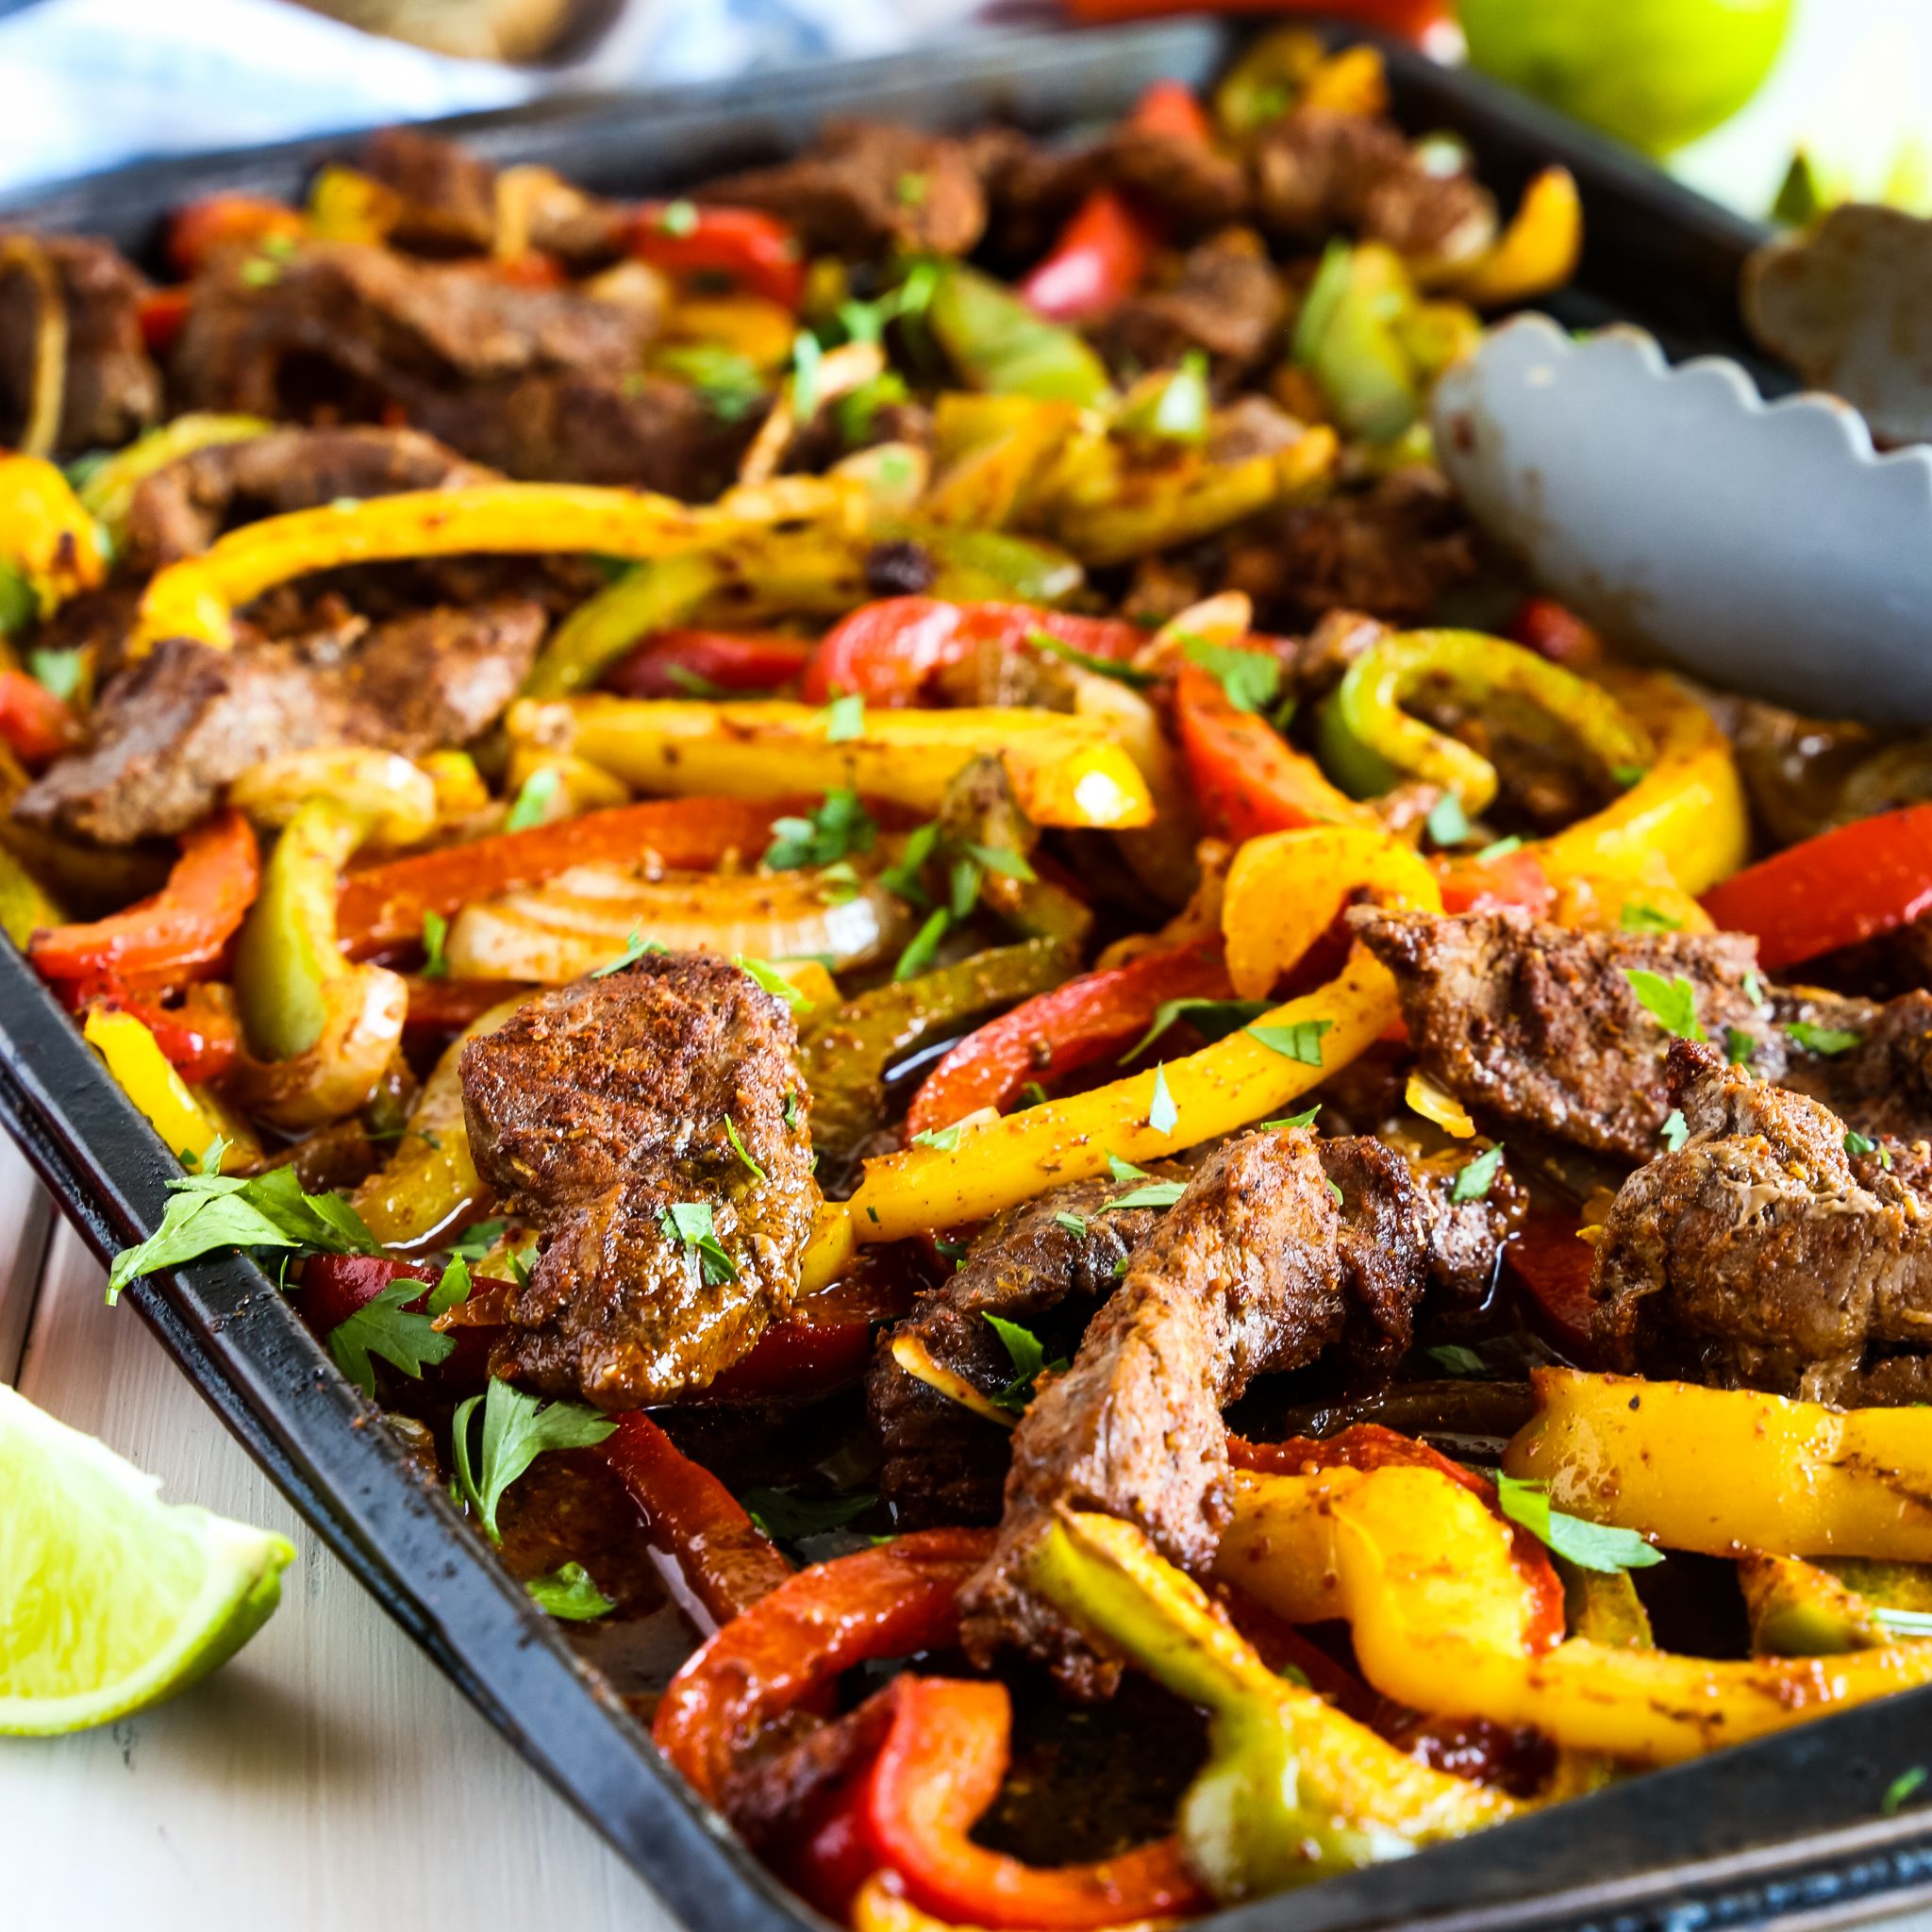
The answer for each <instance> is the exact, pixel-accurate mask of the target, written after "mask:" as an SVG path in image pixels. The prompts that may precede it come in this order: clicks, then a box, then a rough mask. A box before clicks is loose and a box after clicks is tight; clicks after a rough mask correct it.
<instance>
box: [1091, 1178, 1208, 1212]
mask: <svg viewBox="0 0 1932 1932" xmlns="http://www.w3.org/2000/svg"><path fill="white" fill-rule="evenodd" d="M1187 1191H1188V1190H1187V1185H1186V1183H1185V1182H1182V1181H1149V1182H1148V1183H1147V1185H1146V1186H1145V1187H1144V1188H1136V1189H1135V1190H1134V1191H1133V1192H1132V1193H1130V1194H1122V1195H1120V1196H1119V1197H1118V1198H1116V1199H1114V1200H1111V1201H1109V1202H1108V1204H1107V1206H1106V1207H1105V1208H1102V1209H1101V1210H1100V1211H1101V1212H1102V1213H1103V1214H1111V1213H1113V1212H1114V1211H1115V1210H1116V1209H1117V1208H1172V1207H1173V1206H1174V1203H1175V1202H1176V1201H1178V1200H1179V1199H1180V1197H1181V1196H1182V1195H1183V1194H1185V1193H1186V1192H1187Z"/></svg>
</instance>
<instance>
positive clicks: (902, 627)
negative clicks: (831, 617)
mask: <svg viewBox="0 0 1932 1932" xmlns="http://www.w3.org/2000/svg"><path fill="white" fill-rule="evenodd" d="M1032 630H1040V631H1044V632H1045V633H1046V634H1047V636H1049V637H1052V638H1058V640H1059V641H1060V642H1061V643H1063V644H1070V645H1072V646H1073V648H1074V650H1076V651H1084V652H1085V653H1086V654H1087V655H1088V656H1089V657H1092V658H1113V659H1115V660H1117V661H1124V660H1125V659H1127V658H1131V657H1132V656H1133V655H1134V653H1135V652H1136V651H1138V650H1140V649H1141V646H1142V645H1143V644H1144V643H1146V641H1147V633H1146V632H1145V631H1143V630H1142V629H1141V627H1140V626H1139V625H1132V624H1127V623H1125V622H1124V621H1122V620H1120V619H1118V618H1110V617H1075V616H1072V615H1070V614H1069V613H1068V612H1066V611H1064V610H1045V609H1041V608H1039V607H1037V606H1035V605H1031V604H944V603H941V602H939V601H938V600H937V599H935V598H932V597H888V598H887V599H885V601H884V602H883V603H878V604H867V605H864V606H862V607H861V608H858V609H857V610H855V611H854V612H853V613H852V614H851V616H850V617H846V618H842V619H841V621H840V622H839V623H838V624H836V625H833V626H832V628H831V629H830V630H828V631H827V632H826V633H825V635H824V637H823V638H822V639H820V641H819V646H818V649H817V650H816V651H814V652H813V653H812V656H811V660H810V662H809V663H808V664H807V665H806V667H805V688H804V696H805V700H806V702H807V703H808V704H813V705H823V704H824V703H826V702H828V701H829V700H830V699H832V698H835V697H837V696H839V695H840V694H841V692H845V693H856V694H857V695H858V696H860V697H862V698H864V699H865V700H866V702H867V703H868V704H875V705H914V704H917V703H918V702H919V698H920V693H921V692H922V691H924V687H925V685H926V683H927V681H928V680H929V679H930V678H932V677H933V676H934V675H936V674H937V673H939V672H941V671H943V670H944V669H945V668H946V666H947V665H949V664H958V663H960V662H962V661H963V660H964V659H965V658H969V657H971V656H972V655H973V653H974V651H975V650H977V649H978V648H979V647H980V645H982V644H1001V645H1011V644H1018V643H1022V642H1024V640H1025V637H1026V633H1027V632H1028V631H1032Z"/></svg>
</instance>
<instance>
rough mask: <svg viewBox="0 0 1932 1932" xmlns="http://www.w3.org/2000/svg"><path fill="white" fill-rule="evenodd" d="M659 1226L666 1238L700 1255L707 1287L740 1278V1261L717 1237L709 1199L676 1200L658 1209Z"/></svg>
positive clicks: (701, 1269) (713, 1286)
mask: <svg viewBox="0 0 1932 1932" xmlns="http://www.w3.org/2000/svg"><path fill="white" fill-rule="evenodd" d="M658 1226H659V1227H661V1228H662V1229H663V1230H664V1234H665V1238H666V1239H667V1240H669V1241H679V1242H681V1243H682V1244H683V1245H684V1247H685V1248H686V1249H687V1250H688V1251H689V1252H690V1253H691V1254H693V1255H695V1256H696V1257H698V1272H699V1274H700V1275H701V1276H702V1277H703V1279H704V1284H705V1286H706V1287H707V1288H718V1287H721V1286H722V1285H723V1284H724V1283H725V1282H727V1281H736V1280H737V1279H738V1263H737V1262H736V1261H734V1260H733V1259H732V1258H731V1257H730V1256H729V1255H727V1254H726V1253H725V1252H724V1246H723V1245H722V1244H721V1243H720V1241H719V1240H718V1230H717V1227H716V1225H715V1224H714V1223H713V1222H712V1219H711V1204H710V1203H709V1202H708V1201H674V1202H672V1204H671V1205H670V1207H668V1208H658Z"/></svg>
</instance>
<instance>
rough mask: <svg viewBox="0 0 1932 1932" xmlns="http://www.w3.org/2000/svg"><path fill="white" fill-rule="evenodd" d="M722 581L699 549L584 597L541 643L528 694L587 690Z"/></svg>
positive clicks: (553, 694) (552, 694)
mask: <svg viewBox="0 0 1932 1932" xmlns="http://www.w3.org/2000/svg"><path fill="white" fill-rule="evenodd" d="M721 581H722V575H721V573H720V571H719V568H718V565H717V564H716V562H714V561H713V560H712V558H709V557H708V556H706V555H705V554H704V552H702V551H691V552H687V553H686V554H685V555H683V556H680V557H660V558H657V559H656V560H655V561H653V562H650V563H641V564H639V565H638V566H637V568H636V569H634V570H629V571H626V572H625V574H624V575H623V576H621V577H619V578H618V579H617V581H616V582H615V583H613V584H610V585H608V587H607V588H606V589H604V590H601V591H598V592H597V594H596V595H595V596H594V597H589V598H586V599H585V601H584V602H583V603H581V604H579V605H578V606H577V608H575V610H573V611H572V612H571V613H570V615H569V616H568V617H566V618H565V619H564V620H563V622H562V623H561V624H559V625H558V626H557V628H556V630H555V631H553V632H552V633H551V635H550V637H549V639H548V640H547V641H545V643H544V646H543V650H542V654H541V656H540V657H539V658H538V659H537V661H536V662H535V663H534V664H533V665H532V666H531V667H530V675H528V677H526V678H525V681H524V690H525V692H526V693H527V694H528V695H529V696H531V697H536V698H560V697H568V696H569V695H570V694H571V693H572V692H573V691H589V690H590V689H591V686H592V685H594V684H595V683H596V682H597V681H598V680H599V679H600V678H601V677H602V676H603V675H604V674H605V673H606V672H607V671H608V670H609V669H610V667H611V666H612V665H613V664H615V663H616V662H617V661H618V659H619V658H622V657H623V656H624V655H625V652H626V651H628V650H629V649H630V648H631V647H632V645H634V644H635V643H636V642H637V641H638V640H639V639H640V638H641V637H643V636H645V635H646V634H647V633H648V632H651V631H654V630H666V629H669V628H670V627H671V626H672V625H676V624H681V623H682V622H683V621H684V620H685V619H686V618H687V617H689V616H690V615H691V612H692V611H693V610H695V609H696V608H697V607H698V605H699V604H701V603H702V602H703V601H704V599H705V598H706V597H708V595H709V594H710V593H711V591H714V590H716V589H717V587H718V585H719V583H720V582H721Z"/></svg>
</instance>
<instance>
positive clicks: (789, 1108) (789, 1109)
mask: <svg viewBox="0 0 1932 1932" xmlns="http://www.w3.org/2000/svg"><path fill="white" fill-rule="evenodd" d="M785 1124H786V1125H787V1126H788V1127H790V1128H791V1131H792V1132H793V1133H794V1134H795V1133H796V1132H797V1131H798V1095H797V1094H796V1093H788V1094H786V1096H785Z"/></svg>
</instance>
